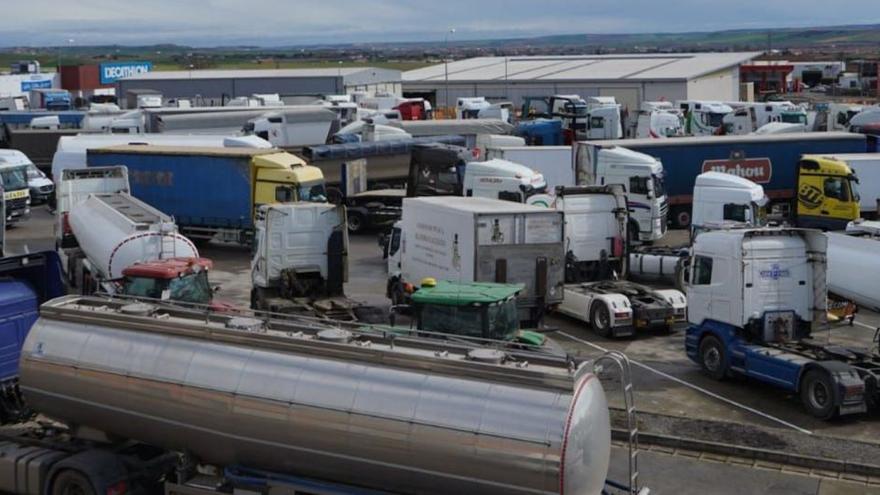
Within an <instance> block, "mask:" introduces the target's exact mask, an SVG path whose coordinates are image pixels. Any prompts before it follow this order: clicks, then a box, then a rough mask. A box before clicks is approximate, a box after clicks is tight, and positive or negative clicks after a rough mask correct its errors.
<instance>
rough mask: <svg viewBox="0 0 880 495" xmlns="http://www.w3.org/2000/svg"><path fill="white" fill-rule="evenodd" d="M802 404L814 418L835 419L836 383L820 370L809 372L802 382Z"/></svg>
mask: <svg viewBox="0 0 880 495" xmlns="http://www.w3.org/2000/svg"><path fill="white" fill-rule="evenodd" d="M801 402H803V404H804V407H805V408H806V409H807V412H809V413H810V414H812V415H813V416H814V417H816V418H819V419H823V420H827V419H831V418H833V417H834V415H835V413H836V412H837V408H836V407H835V404H834V381H833V380H832V379H831V376H830V375H829V374H828V373H826V372H824V371H822V370H818V369H812V370H810V371H807V374H806V375H804V378H803V380H802V381H801Z"/></svg>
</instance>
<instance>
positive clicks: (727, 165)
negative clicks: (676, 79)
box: [584, 132, 867, 229]
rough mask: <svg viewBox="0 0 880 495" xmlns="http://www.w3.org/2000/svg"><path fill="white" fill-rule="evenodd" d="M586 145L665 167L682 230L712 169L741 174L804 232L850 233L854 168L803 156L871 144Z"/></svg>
mask: <svg viewBox="0 0 880 495" xmlns="http://www.w3.org/2000/svg"><path fill="white" fill-rule="evenodd" d="M584 146H588V147H591V148H596V149H614V148H618V147H624V148H626V149H629V150H632V151H636V152H639V153H642V154H646V155H650V156H651V157H654V158H656V159H657V160H658V161H659V162H661V163H662V165H663V178H664V184H665V188H666V193H667V195H668V198H669V208H670V218H671V220H672V224H673V226H674V227H677V228H686V227H689V226H690V224H691V219H692V212H691V207H692V203H693V190H694V182H695V181H696V178H697V176H698V175H700V174H701V173H703V172H709V171H715V172H726V173H730V174H734V175H739V176H740V177H744V178H746V179H749V180H751V181H753V182H756V183H758V184H760V185H762V186H763V187H764V191H765V192H766V194H767V197H768V198H769V199H770V202H771V206H774V207H775V209H776V210H778V211H779V212H780V214H782V215H785V216H788V217H789V218H790V219H794V220H795V222H794V223H796V224H797V225H799V226H805V227H819V228H831V229H835V228H836V229H843V228H844V227H845V226H846V224H847V223H848V222H849V221H851V220H855V219H856V218H858V217H859V214H858V202H857V201H856V200H855V199H854V197H853V196H854V195H853V194H852V182H853V180H852V179H853V178H852V177H850V176H851V170H850V169H849V167H847V166H846V164H845V163H841V162H838V161H834V160H827V161H826V160H824V159H814V160H809V161H805V160H802V157H803V156H804V155H820V156H823V155H833V154H837V153H864V152H865V151H866V150H867V143H866V140H865V136H863V135H859V134H852V133H845V132H815V133H800V134H787V135H786V134H779V135H764V136H758V135H747V136H711V137H709V136H705V137H685V138H680V139H627V140H617V141H595V142H588V143H584ZM634 163H635V162H634ZM624 165H625V163H624ZM826 183H827V186H828V189H827V190H828V192H826ZM627 193H628V194H630V193H631V191H630V189H627ZM829 193H831V194H829ZM835 196H836V197H835Z"/></svg>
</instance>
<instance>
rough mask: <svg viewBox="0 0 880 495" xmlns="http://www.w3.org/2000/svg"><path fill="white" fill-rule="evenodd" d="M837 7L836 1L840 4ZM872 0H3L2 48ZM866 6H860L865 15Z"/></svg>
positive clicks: (390, 32) (233, 40)
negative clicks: (791, 0)
mask: <svg viewBox="0 0 880 495" xmlns="http://www.w3.org/2000/svg"><path fill="white" fill-rule="evenodd" d="M842 4H845V5H842ZM875 11H876V8H875V2H874V1H867V0H851V1H847V2H836V3H835V2H828V1H827V0H823V1H818V0H800V1H799V2H798V4H797V8H792V5H791V3H789V2H773V1H767V0H760V1H759V0H739V1H737V2H708V1H705V0H666V1H656V0H651V1H649V0H623V1H621V0H590V1H580V2H572V1H570V0H566V1H563V0H543V1H540V2H535V1H534V0H531V1H523V0H508V1H503V0H483V1H473V0H471V1H466V0H430V1H428V0H407V1H403V0H361V1H356V0H324V1H315V0H297V1H290V0H288V1H282V0H274V1H273V0H247V1H241V0H199V1H195V0H177V1H174V0H138V1H134V2H131V1H119V0H77V1H76V2H69V1H67V0H64V1H62V0H29V1H28V2H14V3H8V4H6V5H4V18H6V19H7V20H10V19H14V22H5V23H3V25H2V26H0V43H2V44H3V45H7V46H8V45H19V44H33V45H59V44H66V43H67V40H68V39H71V38H72V39H74V40H76V43H77V44H83V45H91V44H109V43H120V44H152V43H182V44H193V45H197V46H205V45H224V44H258V45H277V44H297V43H328V42H333V43H344V42H379V41H422V40H432V39H433V40H441V39H443V37H444V34H445V33H446V31H447V30H448V28H449V27H452V26H454V27H456V34H455V39H460V40H462V39H482V38H490V37H499V36H541V35H546V34H563V33H603V34H604V33H634V32H682V31H713V30H723V29H737V28H754V27H770V26H777V27H801V26H810V25H834V24H855V23H871V22H880V21H878V19H880V14H873V18H872V14H870V13H871V12H875ZM866 13H869V14H868V15H866Z"/></svg>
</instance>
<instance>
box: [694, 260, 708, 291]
mask: <svg viewBox="0 0 880 495" xmlns="http://www.w3.org/2000/svg"><path fill="white" fill-rule="evenodd" d="M692 275H693V279H692V280H691V284H692V285H709V284H711V283H712V258H709V257H706V256H697V257H695V258H694V271H693V274H692Z"/></svg>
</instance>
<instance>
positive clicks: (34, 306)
mask: <svg viewBox="0 0 880 495" xmlns="http://www.w3.org/2000/svg"><path fill="white" fill-rule="evenodd" d="M62 295H64V282H63V279H62V275H61V261H60V259H59V258H58V254H57V253H55V252H54V251H45V252H40V253H34V254H27V255H23V256H10V257H6V258H2V259H0V423H6V422H9V421H14V420H16V419H19V418H20V417H21V416H22V415H23V414H24V413H25V410H26V409H25V407H24V406H23V404H22V401H21V397H20V395H19V391H18V358H19V355H20V354H21V346H22V345H23V344H24V339H25V337H27V334H28V331H29V330H30V329H31V325H33V324H34V322H35V321H36V320H37V317H38V316H39V308H40V304H42V303H44V302H45V301H48V300H49V299H53V298H55V297H59V296H62Z"/></svg>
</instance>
